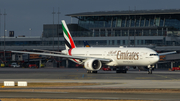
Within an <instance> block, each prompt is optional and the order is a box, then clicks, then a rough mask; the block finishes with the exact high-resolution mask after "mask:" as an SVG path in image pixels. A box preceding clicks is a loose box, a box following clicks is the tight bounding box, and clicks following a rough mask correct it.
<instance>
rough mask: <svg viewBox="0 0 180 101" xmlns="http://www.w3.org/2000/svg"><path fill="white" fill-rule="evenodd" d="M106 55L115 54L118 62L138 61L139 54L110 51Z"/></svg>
mask: <svg viewBox="0 0 180 101" xmlns="http://www.w3.org/2000/svg"><path fill="white" fill-rule="evenodd" d="M108 54H116V56H117V59H118V60H139V52H128V50H127V51H126V52H123V51H110V52H108Z"/></svg>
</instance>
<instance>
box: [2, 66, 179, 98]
mask: <svg viewBox="0 0 180 101" xmlns="http://www.w3.org/2000/svg"><path fill="white" fill-rule="evenodd" d="M179 76H180V71H168V70H165V69H164V70H162V69H157V70H154V71H153V74H147V71H138V70H129V71H128V72H127V73H126V74H121V73H120V74H119V73H118V74H117V73H115V71H102V70H100V71H99V72H98V73H97V74H87V73H86V70H85V69H82V68H81V69H80V68H75V69H66V68H52V69H46V68H41V69H29V68H0V83H3V82H4V81H15V82H17V81H27V82H28V83H34V82H36V83H40V82H52V83H55V82H62V83H98V85H91V86H68V87H56V88H55V89H174V90H180V77H179ZM51 88H53V87H51ZM2 89H3V88H1V89H0V98H2V97H5V98H15V97H23V98H24V97H25V98H58V99H64V98H71V99H131V100H132V99H135V100H137V99H138V100H160V101H179V99H180V96H179V94H180V92H178V93H138V92H137V93H106V94H104V93H96V92H94V93H81V92H79V93H78V92H76V93H72V92H51V93H50V92H34V93H32V92H24V93H22V92H18V93H14V92H8V94H7V92H4V91H1V90H2ZM34 89H39V88H34ZM3 90H4V89H3ZM37 95H38V96H37Z"/></svg>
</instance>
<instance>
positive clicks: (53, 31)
mask: <svg viewBox="0 0 180 101" xmlns="http://www.w3.org/2000/svg"><path fill="white" fill-rule="evenodd" d="M52 14H53V31H52V34H53V51H54V14H56V13H55V12H54V7H53V12H52Z"/></svg>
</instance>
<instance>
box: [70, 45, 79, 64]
mask: <svg viewBox="0 0 180 101" xmlns="http://www.w3.org/2000/svg"><path fill="white" fill-rule="evenodd" d="M71 51H72V48H71V49H69V50H68V53H69V55H71V56H72V54H71ZM73 60H74V61H75V62H76V63H78V61H76V60H75V59H73Z"/></svg>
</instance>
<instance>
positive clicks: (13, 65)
mask: <svg viewBox="0 0 180 101" xmlns="http://www.w3.org/2000/svg"><path fill="white" fill-rule="evenodd" d="M11 67H14V68H16V67H20V65H18V64H17V63H16V62H13V63H11Z"/></svg>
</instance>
